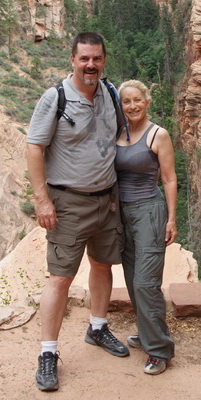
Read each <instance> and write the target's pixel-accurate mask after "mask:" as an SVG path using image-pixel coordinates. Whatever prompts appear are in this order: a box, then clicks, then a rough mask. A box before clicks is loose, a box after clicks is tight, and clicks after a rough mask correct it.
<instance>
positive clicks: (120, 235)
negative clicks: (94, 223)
mask: <svg viewBox="0 0 201 400" xmlns="http://www.w3.org/2000/svg"><path fill="white" fill-rule="evenodd" d="M116 232H117V235H116V243H117V244H118V246H119V251H120V252H121V253H122V251H124V245H125V235H124V227H123V225H118V226H117V228H116Z"/></svg>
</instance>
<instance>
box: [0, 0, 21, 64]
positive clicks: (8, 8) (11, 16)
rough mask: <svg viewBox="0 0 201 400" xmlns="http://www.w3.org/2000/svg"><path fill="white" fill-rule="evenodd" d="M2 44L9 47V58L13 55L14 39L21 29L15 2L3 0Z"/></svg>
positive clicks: (1, 11)
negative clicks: (19, 28) (17, 31)
mask: <svg viewBox="0 0 201 400" xmlns="http://www.w3.org/2000/svg"><path fill="white" fill-rule="evenodd" d="M0 14H1V20H0V29H1V33H0V43H1V44H7V45H8V52H9V56H10V55H11V53H12V39H13V35H14V33H15V34H16V29H17V28H18V27H19V24H18V22H17V21H18V17H17V12H16V10H15V2H14V0H1V4H0Z"/></svg>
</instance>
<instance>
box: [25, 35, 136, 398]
mask: <svg viewBox="0 0 201 400" xmlns="http://www.w3.org/2000/svg"><path fill="white" fill-rule="evenodd" d="M105 61H106V51H105V46H104V42H103V38H102V36H100V35H99V34H97V33H94V32H84V33H80V34H78V35H77V37H76V38H75V40H74V43H73V47H72V54H71V63H72V67H73V73H72V74H70V75H69V76H68V77H67V79H64V81H63V86H64V90H65V96H66V99H67V104H66V109H65V113H66V115H67V116H68V119H69V117H70V121H71V124H70V123H69V121H67V120H66V119H65V118H63V117H61V118H60V119H59V121H58V120H57V107H58V92H57V90H56V89H55V88H54V87H52V88H50V89H49V90H48V91H46V93H44V95H43V96H42V97H41V99H40V100H39V102H38V104H37V105H36V108H35V110H34V113H33V116H32V119H31V123H30V130H29V134H28V139H27V142H28V144H27V162H28V169H29V174H30V180H31V182H32V185H33V189H34V193H35V204H36V207H35V209H36V216H37V219H38V222H39V224H40V226H41V227H43V228H46V229H47V241H48V245H47V263H48V270H49V272H50V278H49V279H48V283H47V285H46V286H45V288H44V290H43V294H42V297H41V302H40V315H41V325H42V350H41V355H40V356H39V358H38V363H39V367H38V371H37V373H36V384H37V387H38V388H39V389H40V390H46V391H51V390H57V389H58V377H57V361H58V353H57V344H58V343H57V340H58V335H59V331H60V327H61V324H62V320H63V315H64V311H65V308H66V304H67V299H68V289H69V287H70V285H71V283H72V281H73V279H74V277H75V275H76V273H77V271H78V268H79V265H80V262H81V259H82V256H83V253H84V249H85V246H86V245H87V254H88V257H89V261H90V266H91V269H90V276H89V289H90V293H91V314H90V325H89V328H88V330H87V333H86V337H85V341H86V342H87V343H90V344H93V345H98V346H101V347H103V349H104V350H106V351H107V352H109V353H111V354H112V355H115V356H120V357H123V356H127V355H129V350H128V348H127V347H126V346H125V345H124V344H123V343H122V342H120V341H119V340H118V339H117V338H116V337H115V336H113V334H112V333H111V332H110V331H109V329H108V326H107V318H106V314H107V309H108V303H109V299H110V294H111V289H112V273H111V265H112V264H119V263H121V252H122V250H123V243H122V242H123V239H122V225H121V222H120V216H119V209H118V199H117V195H116V186H115V182H116V174H115V170H114V163H113V162H114V157H115V147H116V131H117V121H116V114H115V109H114V105H113V101H112V99H111V96H110V94H109V92H108V90H107V88H106V87H105V85H104V84H103V83H102V82H101V81H100V79H99V78H100V76H101V73H102V72H103V69H104V66H105Z"/></svg>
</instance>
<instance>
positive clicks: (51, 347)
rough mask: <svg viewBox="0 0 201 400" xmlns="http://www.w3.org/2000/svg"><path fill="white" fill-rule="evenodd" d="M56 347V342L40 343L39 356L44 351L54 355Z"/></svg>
mask: <svg viewBox="0 0 201 400" xmlns="http://www.w3.org/2000/svg"><path fill="white" fill-rule="evenodd" d="M57 345H58V341H57V340H48V341H43V342H41V346H42V349H41V355H42V353H44V352H45V351H51V353H53V354H55V353H56V351H57Z"/></svg>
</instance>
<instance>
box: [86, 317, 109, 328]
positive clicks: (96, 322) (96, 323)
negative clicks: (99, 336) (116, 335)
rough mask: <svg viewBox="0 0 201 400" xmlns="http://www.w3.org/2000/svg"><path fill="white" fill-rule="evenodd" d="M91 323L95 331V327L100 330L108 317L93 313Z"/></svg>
mask: <svg viewBox="0 0 201 400" xmlns="http://www.w3.org/2000/svg"><path fill="white" fill-rule="evenodd" d="M90 324H91V325H92V329H93V331H94V330H95V329H99V330H100V329H101V328H102V326H103V324H107V318H99V317H93V315H91V314H90Z"/></svg>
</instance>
